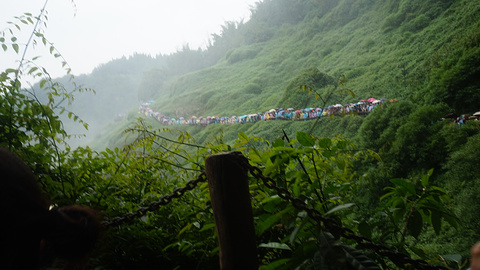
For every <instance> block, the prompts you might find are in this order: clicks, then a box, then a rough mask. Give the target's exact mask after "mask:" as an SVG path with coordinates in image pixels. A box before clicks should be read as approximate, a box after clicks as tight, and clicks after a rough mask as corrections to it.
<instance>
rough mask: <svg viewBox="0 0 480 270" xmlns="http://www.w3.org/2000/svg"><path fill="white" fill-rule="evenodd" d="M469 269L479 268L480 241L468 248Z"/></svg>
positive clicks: (475, 269) (476, 269) (479, 269)
mask: <svg viewBox="0 0 480 270" xmlns="http://www.w3.org/2000/svg"><path fill="white" fill-rule="evenodd" d="M470 257H471V258H470V270H480V242H477V243H475V244H474V245H473V246H472V248H471V249H470Z"/></svg>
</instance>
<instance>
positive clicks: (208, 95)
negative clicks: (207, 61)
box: [140, 0, 480, 117]
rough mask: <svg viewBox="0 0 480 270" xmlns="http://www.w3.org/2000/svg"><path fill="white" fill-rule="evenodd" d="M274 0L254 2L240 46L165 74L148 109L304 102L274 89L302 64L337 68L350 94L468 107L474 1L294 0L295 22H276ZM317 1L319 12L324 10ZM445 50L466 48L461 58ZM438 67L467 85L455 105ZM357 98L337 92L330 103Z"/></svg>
mask: <svg viewBox="0 0 480 270" xmlns="http://www.w3.org/2000/svg"><path fill="white" fill-rule="evenodd" d="M282 2H285V1H264V2H262V3H261V4H259V7H257V8H258V9H259V10H264V9H265V10H266V11H270V13H271V14H259V13H260V11H258V12H257V13H254V14H253V16H252V19H251V20H250V21H249V22H247V23H246V24H245V25H243V26H242V27H239V28H238V30H237V31H239V32H241V34H242V36H243V37H244V43H243V45H242V46H239V47H236V48H232V49H230V50H229V51H228V52H227V53H226V55H225V57H224V58H223V59H222V60H221V61H219V62H218V63H217V65H215V66H213V67H211V68H207V69H203V70H199V71H196V72H193V73H189V74H186V75H184V76H182V77H179V78H174V79H172V80H170V81H169V85H170V87H169V90H168V92H167V93H164V94H163V95H162V96H161V97H160V98H159V99H158V102H157V103H156V104H155V105H154V106H155V107H156V109H158V110H159V111H161V112H164V113H166V114H171V115H172V116H174V117H178V116H188V115H189V114H191V115H207V114H222V115H236V114H241V113H247V112H255V111H259V110H265V109H270V108H272V107H292V106H300V105H303V104H282V102H281V100H282V95H295V94H297V92H296V87H298V86H297V85H291V86H290V87H288V88H287V86H289V82H290V81H291V80H292V79H293V78H295V77H296V76H297V75H299V74H300V73H301V72H303V71H305V70H306V69H308V68H310V67H317V68H318V69H319V70H320V71H322V72H324V73H326V74H328V75H329V76H332V77H333V78H337V77H338V76H339V75H340V74H342V73H343V74H345V75H346V77H347V79H349V82H348V84H347V86H348V87H349V88H351V89H352V90H354V92H355V93H356V94H357V97H361V98H367V97H370V96H374V97H386V98H403V99H405V98H412V99H414V100H417V101H418V102H421V103H423V102H427V103H428V102H439V101H446V102H447V103H450V104H451V105H452V106H453V107H454V109H456V110H474V109H475V108H473V107H472V105H473V104H472V103H475V102H473V101H478V96H477V94H476V92H478V91H474V89H478V81H476V79H475V78H478V77H480V76H477V75H479V73H478V72H479V70H478V67H477V66H476V65H474V64H473V63H474V62H475V61H474V59H475V57H478V46H476V45H478V41H479V38H478V34H477V33H478V31H475V30H477V29H479V19H478V15H477V14H479V11H480V7H479V4H478V3H477V2H475V1H474V2H471V1H436V0H435V1H433V0H432V1H349V0H344V1H338V2H337V1H296V2H295V3H296V4H295V5H298V6H300V7H303V8H298V10H300V12H303V14H302V16H301V17H302V18H303V19H302V20H301V21H298V22H295V21H294V22H291V21H289V20H288V18H289V17H288V16H285V17H286V19H285V22H270V21H269V20H268V19H269V18H270V17H269V16H272V15H274V14H275V9H276V8H277V9H279V6H281V5H280V4H281V3H282ZM334 3H337V4H334ZM325 5H327V6H328V8H330V9H329V10H328V11H324V9H325V7H324V6H325ZM266 11H265V13H267V12H266ZM322 11H323V12H322ZM278 12H280V11H278ZM284 12H287V11H284ZM277 16H279V15H278V14H277ZM277 20H278V18H277ZM280 20H281V19H280ZM252 32H254V33H257V35H259V34H258V33H263V34H264V35H263V36H265V37H264V38H263V39H262V40H261V41H259V42H253V41H251V39H249V36H251V35H252ZM452 54H454V55H455V54H456V55H458V54H460V55H459V56H461V55H467V56H468V58H469V59H470V62H469V61H467V60H462V59H459V58H458V57H455V56H453V55H452ZM466 67H468V68H466ZM457 69H458V70H461V71H460V72H459V71H458V70H457ZM442 72H443V73H445V72H449V73H453V74H451V76H452V77H455V76H456V75H458V76H460V75H461V77H462V78H465V80H462V83H460V84H461V85H462V86H466V88H468V89H469V91H468V92H467V93H463V94H467V95H471V94H473V99H470V100H469V101H466V102H463V103H462V104H460V103H458V101H452V102H450V101H451V100H450V99H451V98H452V96H454V95H453V94H452V93H451V92H452V91H454V90H453V89H449V87H448V86H446V85H438V83H437V82H436V81H438V79H437V78H435V77H438V76H442V74H439V73H442ZM452 79H453V80H454V82H450V81H449V82H445V83H446V84H458V83H456V82H455V81H456V78H452ZM452 79H448V78H443V80H444V81H445V80H452ZM441 80H442V79H441ZM441 80H440V81H441ZM464 84H467V85H464ZM140 87H142V86H140ZM455 90H459V91H463V89H458V88H457V89H455ZM419 93H421V94H420V95H418V94H419ZM425 93H430V95H427V96H425V95H424V94H425ZM456 94H458V93H456ZM424 97H426V98H427V99H426V100H425V99H424ZM356 99H357V98H352V97H347V96H337V97H334V98H333V100H331V101H330V102H331V103H336V102H350V101H354V100H356ZM312 102H313V101H312ZM309 105H312V104H306V106H309Z"/></svg>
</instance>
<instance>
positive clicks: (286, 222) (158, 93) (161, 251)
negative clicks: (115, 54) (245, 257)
mask: <svg viewBox="0 0 480 270" xmlns="http://www.w3.org/2000/svg"><path fill="white" fill-rule="evenodd" d="M18 20H19V22H18V23H19V24H21V23H24V24H32V25H33V21H35V20H46V18H43V17H35V16H33V15H31V14H24V15H23V17H19V18H18ZM12 29H14V30H15V27H14V24H13V25H12ZM18 29H19V28H18ZM479 29H480V2H478V1H467V0H422V1H420V0H400V1H394V0H383V1H381V0H341V1H337V0H296V1H292V0H263V1H259V2H257V3H256V4H255V6H253V7H251V17H250V19H249V20H248V21H241V22H226V23H225V24H224V25H223V26H222V29H221V32H220V33H218V34H213V35H212V37H211V41H210V43H209V45H208V47H207V48H205V49H192V48H190V47H189V46H184V47H183V48H182V49H181V50H179V51H177V52H176V53H173V54H170V55H157V56H155V57H152V56H147V55H142V54H136V55H132V56H130V57H125V58H122V59H117V60H113V61H111V62H108V63H106V64H104V65H101V66H99V67H97V68H96V69H95V70H94V71H93V72H92V73H91V74H85V75H80V76H78V77H75V78H72V76H70V75H67V76H65V77H64V78H60V79H50V78H49V77H48V76H45V73H44V72H42V70H41V69H39V68H36V67H35V66H32V65H29V63H30V62H28V61H26V64H25V66H23V67H22V66H21V67H20V68H19V69H8V70H5V71H2V73H1V75H0V90H1V94H0V146H2V147H4V148H8V149H10V150H12V151H13V152H15V153H16V154H17V155H19V156H20V157H21V158H22V159H23V160H24V161H25V162H26V163H27V164H28V165H29V166H30V167H31V168H32V170H33V171H34V173H35V175H37V177H38V178H39V181H40V183H41V185H42V187H43V189H44V190H45V192H46V193H47V194H48V195H49V197H50V199H51V201H52V204H53V205H55V206H63V205H71V204H80V205H85V206H89V207H91V208H94V209H96V210H98V211H100V212H101V213H102V214H103V216H104V218H105V220H107V221H108V220H112V219H113V218H114V217H115V216H122V215H125V214H127V213H131V212H134V211H136V210H137V209H138V208H139V207H141V206H146V205H149V204H150V203H152V202H156V201H158V200H161V199H162V196H164V195H165V194H170V193H172V192H174V189H175V188H177V187H180V186H183V185H185V183H186V182H187V181H188V180H192V179H195V178H197V177H198V176H199V174H200V173H201V172H202V171H204V170H205V164H204V163H205V159H206V158H207V157H208V156H209V155H211V154H215V153H220V152H225V151H232V150H235V151H240V152H242V153H243V155H244V156H246V157H247V158H248V160H249V164H250V165H252V166H255V167H256V168H258V169H259V170H260V171H261V172H262V174H263V175H264V176H266V178H268V179H273V181H274V182H275V183H276V185H278V186H280V187H281V188H283V190H287V191H286V192H287V193H288V194H290V195H291V196H294V197H296V198H300V200H301V201H302V202H303V204H302V205H303V206H305V207H307V208H310V209H313V210H312V211H305V209H302V208H301V207H300V208H299V207H298V205H295V203H294V202H295V201H294V200H291V201H289V200H288V199H285V196H284V195H285V194H279V193H278V192H277V191H278V190H275V189H272V188H270V185H269V184H268V183H266V182H262V181H261V179H259V178H258V177H255V176H254V175H250V176H249V187H250V195H251V199H252V207H253V216H254V227H255V235H256V241H257V253H258V254H257V259H258V264H259V265H260V269H429V268H428V267H429V266H432V267H438V268H441V267H443V268H445V269H465V268H467V267H468V264H469V248H470V247H471V246H472V245H473V244H474V243H476V242H477V241H480V230H479V229H478V228H480V218H479V217H478V213H479V211H480V202H478V194H479V193H480V188H479V187H480V166H479V164H480V156H479V155H478V153H479V151H480V134H479V131H480V121H479V119H478V117H476V116H474V114H476V112H478V111H480V105H479V104H480V65H479V63H480V31H479ZM15 31H16V30H15ZM15 31H5V32H2V33H1V35H0V43H1V45H2V48H3V50H4V51H12V50H13V51H16V52H17V53H18V50H19V49H18V44H17V43H16V38H14V37H15ZM35 37H36V38H37V39H39V42H38V44H41V43H42V38H43V34H42V33H41V32H37V34H36V35H35ZM10 41H11V42H10ZM44 44H46V45H45V46H49V45H48V43H44ZM52 51H53V50H50V52H52ZM22 76H34V77H37V78H39V79H41V80H40V82H39V83H38V84H36V85H34V86H33V87H32V88H31V89H30V88H27V87H26V86H25V85H22V84H21V80H20V79H21V78H22ZM90 88H91V89H93V90H92V91H89V89H90ZM73 97H74V98H73ZM371 97H374V98H377V99H380V98H385V99H386V100H387V101H388V100H394V99H395V100H398V101H397V102H385V103H384V104H383V105H381V106H378V107H376V108H375V109H374V110H373V111H372V112H371V113H369V114H368V115H357V114H353V113H351V114H348V113H347V114H343V115H342V114H341V115H338V116H332V117H320V118H318V119H315V120H312V121H257V122H254V123H244V124H230V125H229V124H215V125H204V126H199V125H195V126H194V125H175V126H168V125H163V124H162V123H160V122H158V121H156V120H155V119H154V118H152V117H146V116H145V115H144V114H141V113H140V112H139V107H140V106H141V104H142V103H145V102H148V103H149V106H150V107H151V108H152V109H153V110H155V111H156V112H160V113H162V114H164V115H167V116H169V117H173V118H177V119H178V118H180V117H185V118H189V117H192V116H205V117H206V116H215V115H220V116H232V115H244V114H249V113H257V112H265V111H268V110H270V109H272V108H273V109H276V108H288V107H292V108H316V107H321V108H323V107H326V106H329V105H333V104H338V103H340V104H348V103H355V102H358V101H359V100H363V99H368V98H371ZM65 100H67V101H68V102H64V101H65ZM460 119H462V121H459V120H460ZM88 126H90V131H87V130H85V127H88ZM88 132H89V133H88ZM80 133H87V137H86V138H84V139H82V140H80V139H79V138H78V137H77V136H74V135H76V134H80ZM80 145H82V146H80ZM87 145H88V146H87ZM477 184H478V185H477ZM280 190H281V189H280ZM287 198H288V196H287ZM311 213H316V214H315V215H316V216H315V215H314V214H311ZM331 222H334V223H335V224H336V226H340V227H342V228H347V229H348V231H349V232H351V233H353V234H355V235H358V236H362V237H365V239H369V241H372V242H373V243H378V244H382V245H385V246H386V247H388V252H379V251H378V248H377V249H375V248H372V246H373V245H366V244H365V243H361V242H359V241H356V240H355V239H358V238H354V237H349V234H345V233H343V234H342V233H339V232H338V231H335V230H333V229H332V228H337V227H331V226H330V225H329V224H330V223H331ZM376 247H378V246H376ZM218 253H219V249H218V244H217V235H216V231H215V223H214V219H213V214H212V204H211V202H210V196H209V194H208V185H207V184H206V183H203V182H201V183H199V184H198V187H196V188H194V189H193V190H189V191H187V192H185V194H183V195H182V196H181V197H180V198H178V199H174V200H172V201H171V202H170V203H167V204H166V205H164V206H161V207H160V208H158V209H155V210H154V211H149V212H147V213H144V214H142V215H141V217H139V218H135V219H133V220H132V221H129V222H125V223H121V224H119V225H115V226H110V227H109V228H108V230H106V231H105V233H104V236H103V239H102V241H101V243H100V244H98V245H97V247H96V249H95V250H94V251H93V253H92V255H91V259H90V263H89V267H90V268H91V269H132V268H134V269H151V268H158V267H164V268H165V269H218V268H219V266H218V257H219V254H218ZM388 254H396V255H392V256H393V257H391V256H390V255H388ZM399 254H404V255H406V256H407V257H408V258H412V259H413V260H414V261H408V260H407V261H406V260H403V259H400V260H397V259H395V258H398V257H399ZM402 258H403V257H402ZM424 262H425V263H428V265H426V264H424ZM416 263H418V264H416Z"/></svg>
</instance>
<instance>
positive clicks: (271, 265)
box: [261, 259, 290, 270]
mask: <svg viewBox="0 0 480 270" xmlns="http://www.w3.org/2000/svg"><path fill="white" fill-rule="evenodd" d="M289 261H290V259H280V260H277V261H274V262H271V263H269V264H267V265H265V266H262V268H261V269H262V270H275V269H278V268H279V267H280V266H285V265H286V264H287V263H288V262H289Z"/></svg>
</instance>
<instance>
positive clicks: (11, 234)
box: [0, 148, 101, 269]
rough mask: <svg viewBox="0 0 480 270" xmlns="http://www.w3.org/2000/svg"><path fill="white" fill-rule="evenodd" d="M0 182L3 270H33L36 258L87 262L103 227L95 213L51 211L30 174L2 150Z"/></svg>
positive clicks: (79, 209) (66, 209)
mask: <svg viewBox="0 0 480 270" xmlns="http://www.w3.org/2000/svg"><path fill="white" fill-rule="evenodd" d="M0 184H1V186H0V205H2V206H3V209H2V211H3V215H2V228H3V229H2V230H1V231H0V239H2V246H1V248H0V261H1V262H2V267H6V269H35V268H37V267H38V265H39V260H41V261H46V259H44V258H48V259H47V261H51V260H53V259H54V258H63V259H66V260H67V261H69V262H76V263H78V264H81V263H83V262H84V261H86V260H85V258H86V255H87V254H88V253H89V251H90V250H91V249H92V248H93V245H94V243H95V242H96V240H97V238H98V236H99V231H100V227H101V226H100V222H99V218H98V217H97V214H96V212H95V211H93V210H91V209H88V208H85V207H80V206H66V207H60V208H54V209H52V210H49V209H48V208H49V202H48V200H47V199H46V196H45V195H44V192H43V191H42V189H41V188H40V186H39V184H38V182H37V180H36V178H35V176H34V174H33V173H32V170H31V169H30V168H29V167H28V166H27V165H26V164H25V163H24V162H23V161H22V160H21V159H20V158H19V157H17V156H16V155H14V154H13V153H12V152H10V151H8V150H6V149H3V148H0ZM71 268H73V267H71ZM77 269H80V268H77Z"/></svg>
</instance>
